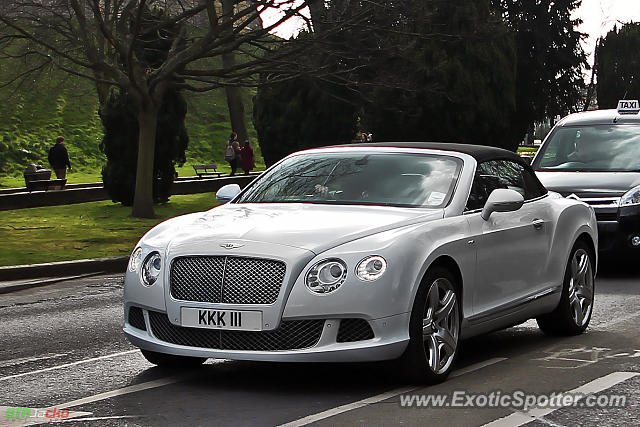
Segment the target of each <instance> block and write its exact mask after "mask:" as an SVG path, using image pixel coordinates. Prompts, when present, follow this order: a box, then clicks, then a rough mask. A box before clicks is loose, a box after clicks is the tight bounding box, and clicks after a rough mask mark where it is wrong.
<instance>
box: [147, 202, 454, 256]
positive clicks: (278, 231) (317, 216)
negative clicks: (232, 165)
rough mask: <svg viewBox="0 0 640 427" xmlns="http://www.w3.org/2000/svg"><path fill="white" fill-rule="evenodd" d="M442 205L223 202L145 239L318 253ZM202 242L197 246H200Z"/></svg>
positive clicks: (425, 216)
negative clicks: (249, 243)
mask: <svg viewBox="0 0 640 427" xmlns="http://www.w3.org/2000/svg"><path fill="white" fill-rule="evenodd" d="M443 216H444V210H443V209H422V208H396V207H382V206H344V205H341V206H336V205H316V204H298V203H295V204H293V203H287V204H226V205H223V206H219V207H217V208H214V209H211V210H209V211H206V212H200V213H196V214H189V215H184V216H182V217H177V218H174V219H172V220H169V221H165V222H164V223H162V224H160V225H158V226H157V227H156V228H154V229H152V230H151V231H149V232H148V233H147V234H146V235H145V237H144V238H143V240H144V241H145V243H147V244H150V245H153V246H155V247H162V246H168V245H171V246H172V247H181V248H183V249H182V250H185V249H187V248H188V246H189V245H190V244H194V246H195V245H196V244H197V243H204V242H207V243H208V245H209V246H211V243H214V242H219V243H225V242H226V241H238V240H241V241H253V242H261V243H268V244H274V245H285V246H292V247H296V248H301V249H306V250H309V251H311V252H314V253H316V254H319V253H321V252H324V251H326V250H328V249H330V248H332V247H335V246H338V245H341V244H344V243H347V242H350V241H352V240H355V239H359V238H362V237H365V236H368V235H371V234H374V233H378V232H382V231H387V230H391V229H394V228H397V227H403V226H406V225H411V224H416V223H420V222H425V221H431V220H435V219H440V218H443ZM198 246H200V245H198Z"/></svg>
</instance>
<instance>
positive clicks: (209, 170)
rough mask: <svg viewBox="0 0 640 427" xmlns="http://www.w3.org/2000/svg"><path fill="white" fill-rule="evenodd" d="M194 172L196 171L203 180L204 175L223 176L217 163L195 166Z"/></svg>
mask: <svg viewBox="0 0 640 427" xmlns="http://www.w3.org/2000/svg"><path fill="white" fill-rule="evenodd" d="M193 170H194V171H196V175H198V178H202V176H203V175H218V176H220V175H222V172H218V165H216V164H215V163H214V164H212V165H193Z"/></svg>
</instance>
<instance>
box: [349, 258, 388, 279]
mask: <svg viewBox="0 0 640 427" xmlns="http://www.w3.org/2000/svg"><path fill="white" fill-rule="evenodd" d="M386 270H387V260H385V259H384V258H382V257H381V256H379V255H374V256H368V257H366V258H365V259H363V260H362V261H360V262H359V263H358V265H357V266H356V276H358V279H360V280H364V281H365V282H372V281H374V280H377V279H379V278H380V276H382V275H383V274H384V272H385V271H386Z"/></svg>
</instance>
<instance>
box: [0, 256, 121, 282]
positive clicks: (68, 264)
mask: <svg viewBox="0 0 640 427" xmlns="http://www.w3.org/2000/svg"><path fill="white" fill-rule="evenodd" d="M128 262H129V256H128V255H125V256H119V257H111V258H96V259H81V260H77V261H62V262H49V263H45V264H33V265H14V266H8V267H0V282H3V281H4V282H13V281H18V280H35V279H48V281H51V280H52V279H53V278H56V277H61V278H63V277H72V276H84V275H92V274H99V273H124V272H125V270H126V269H127V263H128Z"/></svg>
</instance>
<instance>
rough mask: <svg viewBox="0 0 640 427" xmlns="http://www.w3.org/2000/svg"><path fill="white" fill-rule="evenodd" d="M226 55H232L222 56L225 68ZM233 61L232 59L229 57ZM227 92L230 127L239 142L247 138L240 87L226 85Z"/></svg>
mask: <svg viewBox="0 0 640 427" xmlns="http://www.w3.org/2000/svg"><path fill="white" fill-rule="evenodd" d="M226 56H233V53H231V54H225V55H223V57H222V64H223V66H224V67H225V68H227V66H228V65H227V63H228V61H229V60H228V59H227V60H225V57H226ZM231 61H232V62H233V63H235V60H234V59H231ZM224 90H225V92H226V94H227V107H228V108H229V119H230V121H231V129H232V130H233V131H234V132H235V133H237V134H238V141H240V142H241V143H242V142H244V141H245V140H246V139H247V123H246V118H245V115H244V103H243V102H242V89H241V88H239V87H231V86H227V87H225V88H224Z"/></svg>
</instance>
